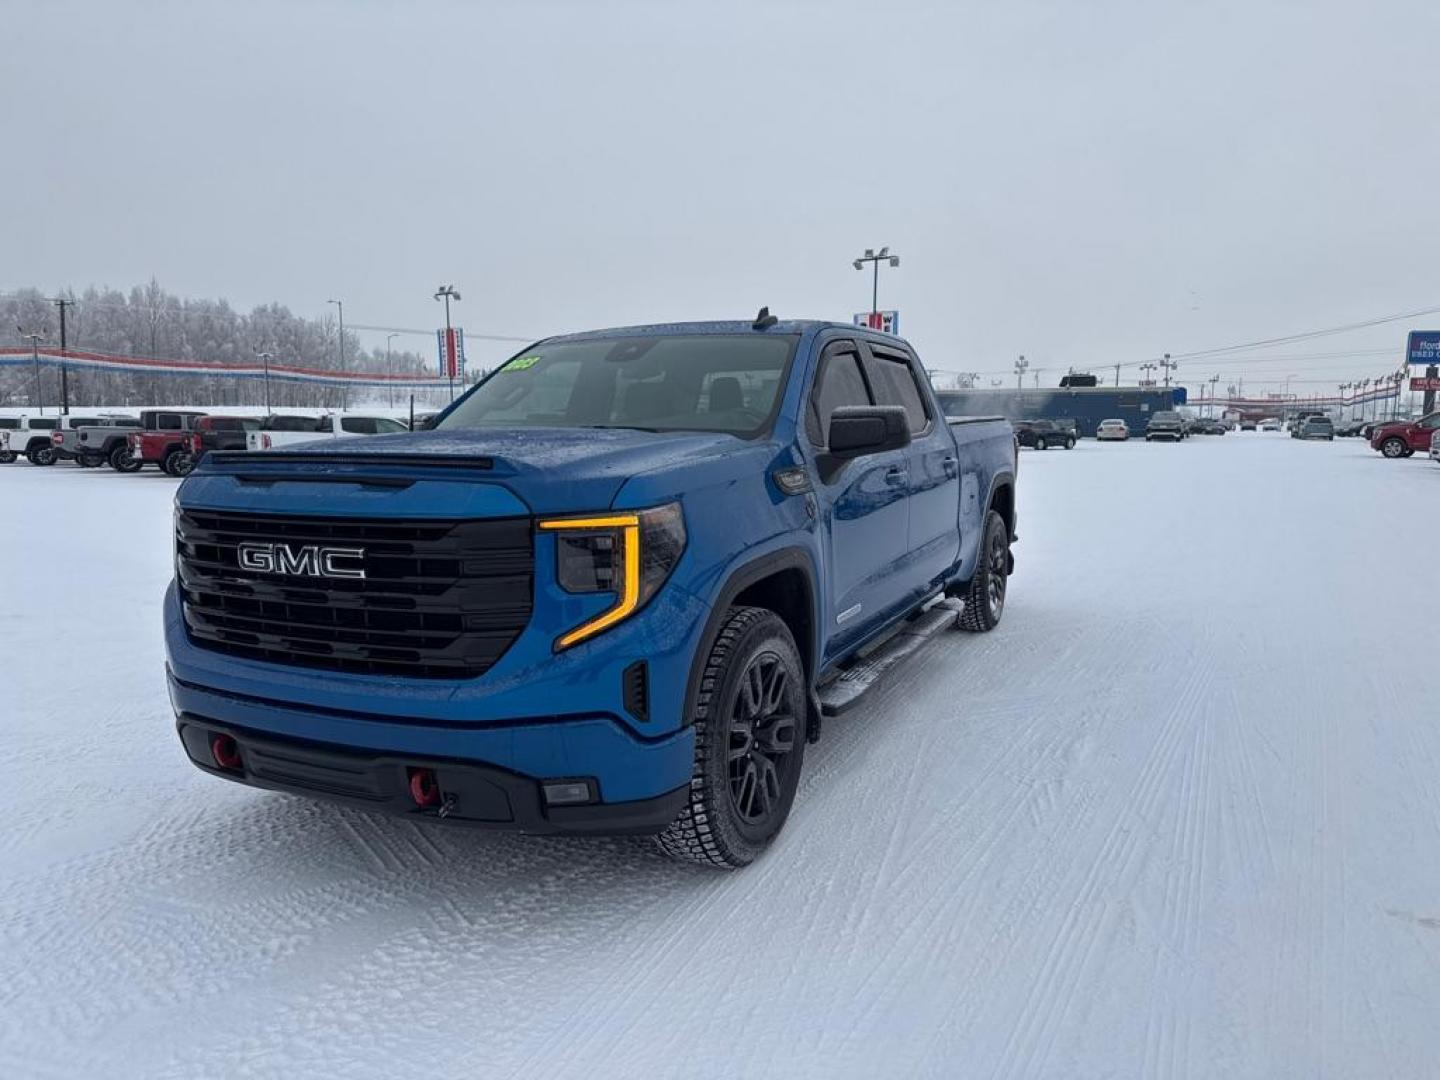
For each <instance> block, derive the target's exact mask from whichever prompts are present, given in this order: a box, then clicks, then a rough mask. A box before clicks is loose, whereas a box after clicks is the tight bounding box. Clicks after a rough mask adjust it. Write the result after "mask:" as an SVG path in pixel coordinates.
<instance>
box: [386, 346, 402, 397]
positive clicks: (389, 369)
mask: <svg viewBox="0 0 1440 1080" xmlns="http://www.w3.org/2000/svg"><path fill="white" fill-rule="evenodd" d="M399 336H400V335H399V334H386V335H385V374H386V375H389V376H390V387H389V392H388V394H387V395H386V398H385V400H386V401H388V402H389V403H390V405H391V407H394V405H395V367H394V365H393V364H391V363H390V343H391V342H392V341H394V340H395V339H396V338H397V337H399Z"/></svg>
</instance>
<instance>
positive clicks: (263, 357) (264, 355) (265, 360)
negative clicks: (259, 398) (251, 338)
mask: <svg viewBox="0 0 1440 1080" xmlns="http://www.w3.org/2000/svg"><path fill="white" fill-rule="evenodd" d="M274 356H275V354H274V353H269V352H262V351H260V350H259V349H257V350H255V359H256V360H259V361H260V363H262V364H263V365H265V413H266V415H267V416H268V415H269V413H270V361H271V360H272V359H274Z"/></svg>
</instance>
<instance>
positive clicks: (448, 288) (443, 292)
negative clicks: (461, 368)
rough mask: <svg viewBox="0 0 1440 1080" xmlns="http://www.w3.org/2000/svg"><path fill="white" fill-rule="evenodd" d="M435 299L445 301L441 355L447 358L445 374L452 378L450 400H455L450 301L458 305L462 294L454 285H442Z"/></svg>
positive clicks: (437, 290) (436, 291) (436, 292)
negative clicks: (443, 337) (443, 342)
mask: <svg viewBox="0 0 1440 1080" xmlns="http://www.w3.org/2000/svg"><path fill="white" fill-rule="evenodd" d="M435 299H436V300H442V299H443V300H444V301H445V348H444V349H442V350H441V355H442V356H443V357H445V374H446V375H449V376H450V400H451V401H454V400H455V375H454V373H453V372H451V370H450V355H449V352H448V350H449V348H450V301H451V300H452V299H453V300H454V301H455V302H456V303H457V304H458V303H459V302H460V294H459V293H458V292H456V291H455V286H454V285H441V286H440V288H438V289H436V290H435Z"/></svg>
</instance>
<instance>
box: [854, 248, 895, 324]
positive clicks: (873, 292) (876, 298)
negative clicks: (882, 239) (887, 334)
mask: <svg viewBox="0 0 1440 1080" xmlns="http://www.w3.org/2000/svg"><path fill="white" fill-rule="evenodd" d="M867 262H868V263H870V264H871V265H872V268H873V269H874V277H873V280H872V281H871V284H870V322H871V324H872V329H875V330H878V329H880V325H879V324H880V319H879V315H880V264H881V263H882V262H888V263H889V264H890V265H891V266H899V265H900V256H899V255H891V254H890V249H889V248H888V247H882V248H881V249H880V250H879V252H878V253H877V252H876V251H875V249H874V248H866V249H865V254H864V255H861V256H860V257H859V258H858V259H856V260H855V261H854V262H853V263H851V264H850V265H851V266H853V267H855V269H856V270H863V269H865V264H866V263H867Z"/></svg>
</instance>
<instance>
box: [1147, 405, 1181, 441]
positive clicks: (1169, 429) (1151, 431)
mask: <svg viewBox="0 0 1440 1080" xmlns="http://www.w3.org/2000/svg"><path fill="white" fill-rule="evenodd" d="M1183 438H1185V418H1184V417H1182V416H1181V415H1180V414H1179V413H1178V412H1171V411H1170V410H1168V409H1167V410H1161V411H1160V412H1157V413H1152V414H1151V415H1150V420H1149V421H1148V422H1147V423H1146V425H1145V441H1146V442H1153V441H1154V440H1155V439H1169V440H1170V441H1171V442H1179V441H1180V440H1181V439H1183Z"/></svg>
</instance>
